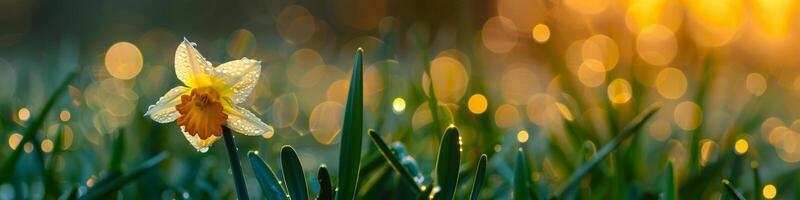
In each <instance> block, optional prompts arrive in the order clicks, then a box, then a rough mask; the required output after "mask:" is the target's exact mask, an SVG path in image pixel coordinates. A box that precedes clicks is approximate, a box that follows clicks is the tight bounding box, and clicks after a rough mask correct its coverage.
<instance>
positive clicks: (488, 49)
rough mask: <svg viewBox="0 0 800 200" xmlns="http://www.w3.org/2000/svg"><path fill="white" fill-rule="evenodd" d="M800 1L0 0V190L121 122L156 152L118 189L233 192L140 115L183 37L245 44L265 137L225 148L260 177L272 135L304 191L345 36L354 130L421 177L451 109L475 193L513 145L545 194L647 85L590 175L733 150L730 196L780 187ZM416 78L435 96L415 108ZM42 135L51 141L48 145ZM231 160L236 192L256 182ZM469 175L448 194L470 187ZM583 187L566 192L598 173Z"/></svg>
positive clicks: (12, 191) (83, 153)
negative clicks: (613, 146)
mask: <svg viewBox="0 0 800 200" xmlns="http://www.w3.org/2000/svg"><path fill="white" fill-rule="evenodd" d="M798 6H800V5H798V2H797V1H796V0H750V1H743V0H697V1H681V0H621V1H615V0H492V1H454V0H440V1H439V0H437V1H422V0H407V1H395V0H336V1H334V0H297V1H290V0H276V1H265V0H234V1H211V0H192V1H189V0H177V1H156V0H144V1H133V0H114V1H99V0H80V1H43V0H39V1H34V0H0V85H1V86H0V87H2V89H1V90H0V113H3V114H2V118H0V138H2V141H3V145H2V146H0V158H3V160H5V158H7V157H8V156H9V155H10V154H11V152H12V151H13V150H14V149H16V148H24V151H25V153H24V154H23V156H22V158H21V160H20V162H19V163H18V165H17V168H16V170H15V171H14V172H13V174H3V175H2V176H11V179H10V180H11V181H10V182H7V183H3V184H1V185H0V199H40V198H44V197H45V196H46V192H45V183H44V182H43V178H42V173H40V172H41V171H40V170H39V169H37V168H35V167H34V166H39V164H38V163H39V162H40V161H39V160H38V159H36V157H35V156H32V154H31V152H33V151H34V149H40V150H41V151H42V152H43V153H44V160H45V161H47V162H49V163H51V165H48V166H49V168H50V170H53V171H54V172H55V177H56V178H55V180H57V181H56V184H57V185H58V186H60V188H62V190H64V191H66V190H67V189H68V188H70V187H72V186H77V187H78V188H79V191H81V192H85V191H86V190H87V188H90V187H92V186H93V184H94V183H95V181H97V180H98V178H100V177H102V176H103V174H104V173H105V172H106V166H107V165H108V163H109V162H110V161H109V159H110V154H111V153H110V152H111V149H112V148H111V146H112V140H113V138H116V137H125V141H126V148H127V151H126V153H125V163H126V164H127V166H125V167H124V168H133V166H136V165H137V164H138V163H141V162H142V161H144V160H146V159H147V158H150V157H152V156H153V155H156V154H158V153H159V152H162V151H166V152H169V154H170V158H169V159H167V160H166V161H165V162H164V163H162V164H161V165H159V167H158V170H156V171H153V172H151V173H147V174H146V175H145V176H144V177H142V178H140V179H138V180H137V181H136V182H134V184H131V185H129V186H127V187H125V189H124V190H123V191H122V192H121V193H119V194H118V195H117V196H119V197H122V198H133V199H140V198H146V199H173V198H178V199H181V198H224V199H230V198H233V197H234V193H233V187H232V185H233V184H232V179H231V178H230V174H229V172H228V163H227V162H228V161H227V157H226V154H225V152H224V150H223V147H222V146H223V145H222V144H221V143H217V144H215V145H214V146H212V148H211V149H210V150H209V152H208V153H199V152H197V151H196V150H195V149H194V148H192V147H191V145H190V144H189V143H188V142H186V140H185V139H184V137H183V136H182V135H181V133H180V131H179V127H178V126H177V125H175V124H174V123H170V124H158V123H156V122H154V121H152V120H151V119H149V118H147V117H143V113H144V111H145V110H146V108H147V106H149V105H152V104H154V103H155V102H156V101H157V100H158V98H159V97H160V96H161V95H163V94H164V93H165V92H166V91H167V90H169V89H170V88H172V87H174V86H177V85H180V84H181V82H180V81H178V79H177V78H176V77H175V75H174V68H173V64H174V60H173V59H174V53H175V49H176V47H177V45H178V44H179V43H180V42H181V41H182V40H183V38H187V39H188V40H190V41H192V42H195V43H197V49H198V50H199V51H200V53H201V54H203V55H204V56H205V57H206V58H207V59H208V60H209V61H211V62H212V63H213V64H214V65H218V64H221V63H224V62H227V61H229V60H233V59H239V58H241V57H248V58H253V59H257V60H261V61H263V63H262V66H263V68H262V74H261V79H260V80H259V83H258V85H257V86H256V89H255V91H254V94H253V95H251V96H250V98H249V100H248V101H247V102H246V103H245V107H246V108H248V109H249V110H251V111H253V112H254V113H256V114H257V115H258V116H259V117H260V118H261V119H262V120H264V121H265V122H267V123H268V124H270V125H272V126H274V127H275V128H276V132H275V133H274V134H265V135H263V137H250V136H243V135H236V139H237V142H238V144H239V149H240V151H241V153H242V155H240V156H243V153H244V152H246V151H249V150H257V151H259V152H260V155H261V156H262V157H263V158H264V159H265V161H266V162H267V163H268V164H269V165H271V166H272V167H273V169H275V170H276V172H277V173H280V172H279V171H280V168H279V166H280V161H279V151H280V147H281V146H283V145H292V146H293V147H294V148H295V149H296V150H297V151H298V154H299V157H300V160H301V162H302V164H303V167H304V168H305V171H306V172H307V173H306V174H307V175H306V176H307V179H309V187H310V188H311V190H312V193H316V191H318V190H319V189H318V184H316V182H315V181H316V179H315V178H314V177H315V171H316V169H317V168H318V167H319V166H320V165H322V164H325V165H327V166H328V167H329V168H330V169H331V171H333V172H334V174H336V173H335V172H336V171H337V164H338V163H337V162H338V151H339V136H338V135H339V130H340V129H341V123H342V120H343V114H342V113H343V111H344V104H345V103H344V102H345V100H346V98H347V88H348V80H349V77H350V73H351V68H352V66H353V55H354V52H355V50H356V49H357V48H358V47H363V48H364V49H365V59H364V64H365V69H364V70H365V71H364V75H365V77H364V78H365V79H364V81H365V88H364V98H365V99H364V101H365V120H366V122H365V126H366V127H365V128H370V129H374V130H376V131H377V132H378V133H380V134H381V135H382V136H383V137H384V138H385V139H386V140H387V141H389V142H394V141H399V142H402V143H403V145H404V147H405V148H406V150H407V152H408V154H409V155H410V156H413V159H415V160H416V162H417V163H418V165H419V168H420V171H421V173H420V177H422V178H421V180H422V182H423V183H425V184H426V185H427V184H428V183H431V182H432V179H431V176H432V173H430V172H431V171H433V169H434V160H435V158H436V155H435V152H436V151H437V149H436V148H438V147H437V146H438V142H439V137H441V136H440V135H441V133H442V130H443V129H442V128H443V127H446V126H447V125H449V124H454V125H455V126H456V127H458V128H459V130H460V131H461V136H462V141H463V148H462V149H463V155H462V164H463V166H464V167H462V168H468V169H470V170H469V171H474V170H472V168H473V167H474V165H475V163H477V159H478V157H479V156H480V154H482V153H485V154H488V155H489V165H488V169H489V170H488V173H489V176H488V181H487V184H486V186H485V187H484V188H485V190H484V193H482V196H481V197H482V198H487V199H508V198H510V197H511V179H512V177H513V171H512V170H513V160H514V159H513V158H514V155H515V153H516V150H517V149H518V148H523V149H524V151H525V152H526V153H527V154H528V155H529V159H530V165H531V166H532V167H531V168H532V171H533V173H532V178H533V180H536V181H538V182H539V183H540V185H542V187H543V188H545V189H547V190H550V191H557V190H558V189H559V188H560V186H561V184H563V183H564V181H565V180H566V179H567V178H568V177H569V175H570V174H571V172H572V170H573V169H574V167H575V166H576V165H577V164H579V163H580V162H581V161H580V159H577V158H578V157H581V156H582V155H584V154H583V153H584V150H585V149H591V150H594V149H599V148H600V147H602V145H604V144H606V143H607V142H608V141H609V140H610V139H611V138H612V137H613V136H615V135H616V134H617V133H618V132H619V130H620V129H622V127H623V126H624V125H625V124H627V122H628V121H630V120H631V119H632V118H633V117H635V116H636V115H637V114H638V113H639V112H641V111H642V109H643V108H645V107H647V106H648V105H650V104H652V103H654V102H661V103H663V108H662V109H661V111H660V112H658V113H657V114H656V116H654V118H653V119H651V121H649V122H648V123H647V124H646V125H645V126H644V128H643V129H642V131H640V133H639V134H637V136H635V137H634V139H633V140H631V141H628V142H626V143H625V144H623V147H621V149H620V150H619V151H620V152H626V153H625V155H624V156H622V157H624V158H625V159H624V160H625V162H623V163H621V164H620V166H616V164H614V165H612V166H613V167H614V168H622V169H627V170H622V172H624V173H622V174H619V173H616V174H615V173H613V172H612V173H609V174H610V176H606V178H608V179H617V178H618V179H620V180H622V181H623V182H625V186H624V188H625V190H626V191H632V190H634V189H635V191H642V192H641V193H644V194H646V193H648V191H653V190H654V189H653V188H655V186H651V183H654V182H657V181H658V180H660V179H661V174H662V172H663V170H664V167H665V166H666V163H667V162H672V163H673V164H674V166H675V174H676V177H677V178H676V179H677V182H678V183H679V185H681V184H680V183H683V182H686V181H688V180H692V179H694V178H696V177H700V176H698V174H703V173H702V172H700V171H701V170H702V169H704V168H705V167H706V166H708V165H709V164H710V163H717V161H723V160H729V159H727V158H728V157H731V158H733V159H734V160H736V162H729V163H728V164H727V165H725V167H724V168H723V170H724V171H725V176H724V177H728V175H727V174H729V173H730V174H731V175H735V176H741V177H740V178H739V180H742V183H741V184H736V185H737V187H738V188H740V189H741V191H743V192H745V193H747V194H756V196H759V194H761V195H760V196H763V197H765V198H775V197H778V198H791V197H795V198H796V197H800V196H798V194H795V193H797V192H796V191H800V189H798V188H800V184H798V182H799V181H800V173H798V171H797V170H798V162H799V161H800V115H799V114H800V110H798V109H797V108H794V107H795V106H796V105H798V103H797V102H798V100H800V99H799V98H798V97H800V96H798V95H800V76H798V75H800V70H799V69H800V68H799V67H800V56H798V55H797V54H798V53H799V52H800V33H799V32H798V31H800V29H798V28H800V24H799V23H800V19H799V18H798V17H800V16H798V15H797V14H798ZM76 67H79V68H80V74H79V76H78V78H77V80H75V81H73V82H72V83H70V85H69V87H68V93H65V94H64V95H63V96H62V97H61V98H59V101H58V102H57V104H56V106H55V108H54V110H53V111H52V112H50V113H49V114H48V117H47V118H46V121H45V123H44V126H43V128H41V129H40V133H39V134H38V136H37V138H35V139H34V140H33V141H32V142H29V143H26V144H20V140H21V138H22V133H21V132H23V130H24V129H25V127H26V126H27V124H28V121H29V120H31V119H32V116H38V115H40V114H41V113H38V112H39V111H40V110H41V108H42V106H43V105H44V103H45V101H46V99H47V98H48V96H49V95H50V94H51V93H52V91H53V90H55V88H57V87H58V86H59V83H60V82H61V80H62V79H64V77H66V75H67V74H68V73H69V72H70V71H71V70H72V69H73V68H76ZM426 68H429V70H426ZM430 77H432V78H430ZM431 85H432V86H431ZM429 88H432V89H433V92H434V94H435V96H436V98H437V99H438V106H430V105H429V103H430V102H429V93H430V92H431V91H429ZM434 107H436V108H437V111H434V112H432V109H431V108H434ZM432 114H435V116H436V117H433V116H432ZM570 124H571V125H570ZM570 127H573V128H574V127H577V129H579V130H577V131H576V130H572V129H570ZM120 129H124V132H120V131H119V130H120ZM571 133H572V134H571ZM57 135H61V136H62V137H56V136H57ZM118 135H123V136H118ZM574 135H578V136H579V138H581V139H580V140H577V141H574V140H573V139H571V138H570V137H571V136H574ZM57 138H61V139H62V140H63V141H61V142H62V143H61V144H62V145H61V147H60V148H61V150H62V151H61V152H60V153H59V154H58V155H54V154H53V152H54V149H58V148H59V147H56V146H54V144H55V142H56V140H57ZM365 140H367V139H365ZM364 148H365V149H366V150H365V152H364V154H365V156H367V157H368V156H369V155H375V154H376V151H375V150H374V146H373V145H372V144H371V143H370V142H366V141H365V142H364ZM729 154H730V155H729ZM615 157H616V156H615ZM576 159H577V160H576ZM244 162H247V161H244ZM731 163H733V164H731ZM618 164H619V163H618ZM243 165H245V172H246V175H247V177H246V180H247V183H248V187H249V188H250V191H251V192H250V194H251V195H252V196H253V197H252V198H261V197H260V196H259V195H260V193H259V192H258V191H260V189H259V187H258V184H257V181H256V180H255V177H254V176H252V171H251V170H250V169H249V164H247V163H243ZM751 166H759V168H760V169H761V179H762V180H761V181H762V182H763V183H764V184H765V186H756V185H753V184H751V181H749V180H750V179H752V175H751V173H750V171H749V170H741V169H739V168H744V169H749V168H750V167H751ZM384 167H385V166H384ZM737 170H738V171H737ZM618 172H619V171H618ZM386 173H390V172H386ZM471 173H472V172H469V173H467V174H471ZM607 175H608V174H607ZM376 176H380V174H378V175H376ZM279 177H280V175H279ZM721 177H722V176H720V177H713V176H712V177H708V178H710V179H714V180H713V182H714V183H719V180H720V179H721ZM595 178H596V179H600V178H603V176H600V177H595ZM728 178H731V177H728ZM334 179H336V178H334ZM468 180H471V178H464V179H463V180H462V182H464V184H462V186H461V187H459V190H468V189H469V188H470V184H467V183H471V181H468ZM744 180H747V181H744ZM584 182H587V183H583V182H582V184H581V188H584V189H585V188H596V187H598V186H597V185H598V184H602V183H604V182H603V180H598V181H591V179H590V180H589V181H584ZM631 188H633V189H631ZM604 190H605V189H602V188H600V189H596V190H595V191H604ZM377 191H381V190H377ZM655 191H656V192H657V191H658V190H655ZM698 191H699V192H700V193H699V194H701V196H699V197H701V198H709V199H716V198H720V197H721V192H722V190H720V186H718V185H715V186H714V187H709V188H706V189H699V190H698ZM371 192H372V193H375V191H359V195H360V196H361V197H362V198H369V197H374V196H370V195H375V194H372V193H371ZM57 193H58V194H61V193H62V192H60V191H59V192H57ZM377 194H378V195H380V194H382V193H380V192H378V193H377ZM604 194H606V193H600V192H598V196H595V197H602V196H603V195H604ZM776 195H777V196H776ZM627 197H632V196H627ZM633 197H635V196H633Z"/></svg>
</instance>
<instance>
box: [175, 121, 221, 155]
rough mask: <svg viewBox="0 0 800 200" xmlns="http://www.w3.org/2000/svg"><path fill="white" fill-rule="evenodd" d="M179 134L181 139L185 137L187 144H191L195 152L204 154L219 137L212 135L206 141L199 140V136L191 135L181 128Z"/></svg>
mask: <svg viewBox="0 0 800 200" xmlns="http://www.w3.org/2000/svg"><path fill="white" fill-rule="evenodd" d="M181 132H182V133H183V137H186V140H187V141H189V144H192V147H194V148H195V149H197V151H199V152H202V153H205V152H207V151H208V147H210V146H211V144H213V143H214V142H215V141H217V139H219V137H217V136H214V135H212V136H211V137H208V138H206V139H200V136H199V135H191V134H189V133H187V132H186V131H185V130H184V128H183V127H181Z"/></svg>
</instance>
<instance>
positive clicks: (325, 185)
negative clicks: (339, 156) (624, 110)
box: [317, 165, 333, 200]
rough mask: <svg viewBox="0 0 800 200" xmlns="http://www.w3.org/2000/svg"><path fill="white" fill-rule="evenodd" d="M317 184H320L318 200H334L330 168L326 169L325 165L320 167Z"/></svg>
mask: <svg viewBox="0 0 800 200" xmlns="http://www.w3.org/2000/svg"><path fill="white" fill-rule="evenodd" d="M317 182H319V197H317V199H318V200H333V185H332V184H331V175H330V173H328V168H327V167H325V165H322V166H319V172H318V173H317Z"/></svg>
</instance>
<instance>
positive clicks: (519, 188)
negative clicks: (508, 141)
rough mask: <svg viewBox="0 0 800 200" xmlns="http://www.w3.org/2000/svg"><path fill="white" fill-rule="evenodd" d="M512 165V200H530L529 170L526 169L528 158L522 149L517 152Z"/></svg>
mask: <svg viewBox="0 0 800 200" xmlns="http://www.w3.org/2000/svg"><path fill="white" fill-rule="evenodd" d="M515 162H516V164H515V165H514V180H513V181H514V183H513V184H514V186H513V187H514V193H513V198H514V200H530V199H532V197H533V195H535V194H533V195H532V194H531V191H530V190H529V188H531V186H530V177H531V176H530V174H529V173H530V168H528V158H527V156H525V152H524V151H523V150H522V148H519V150H517V158H516V160H515Z"/></svg>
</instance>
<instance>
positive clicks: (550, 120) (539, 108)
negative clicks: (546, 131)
mask: <svg viewBox="0 0 800 200" xmlns="http://www.w3.org/2000/svg"><path fill="white" fill-rule="evenodd" d="M556 103H558V102H557V101H556V99H555V98H553V97H552V96H550V95H548V94H542V93H540V94H536V95H534V96H533V97H531V98H530V101H528V105H527V107H526V110H525V111H526V114H527V115H528V120H529V121H530V122H533V123H535V124H537V125H539V126H547V125H550V124H558V123H560V122H561V117H562V116H563V114H561V115H562V116H559V115H560V114H559V108H558V106H556Z"/></svg>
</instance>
